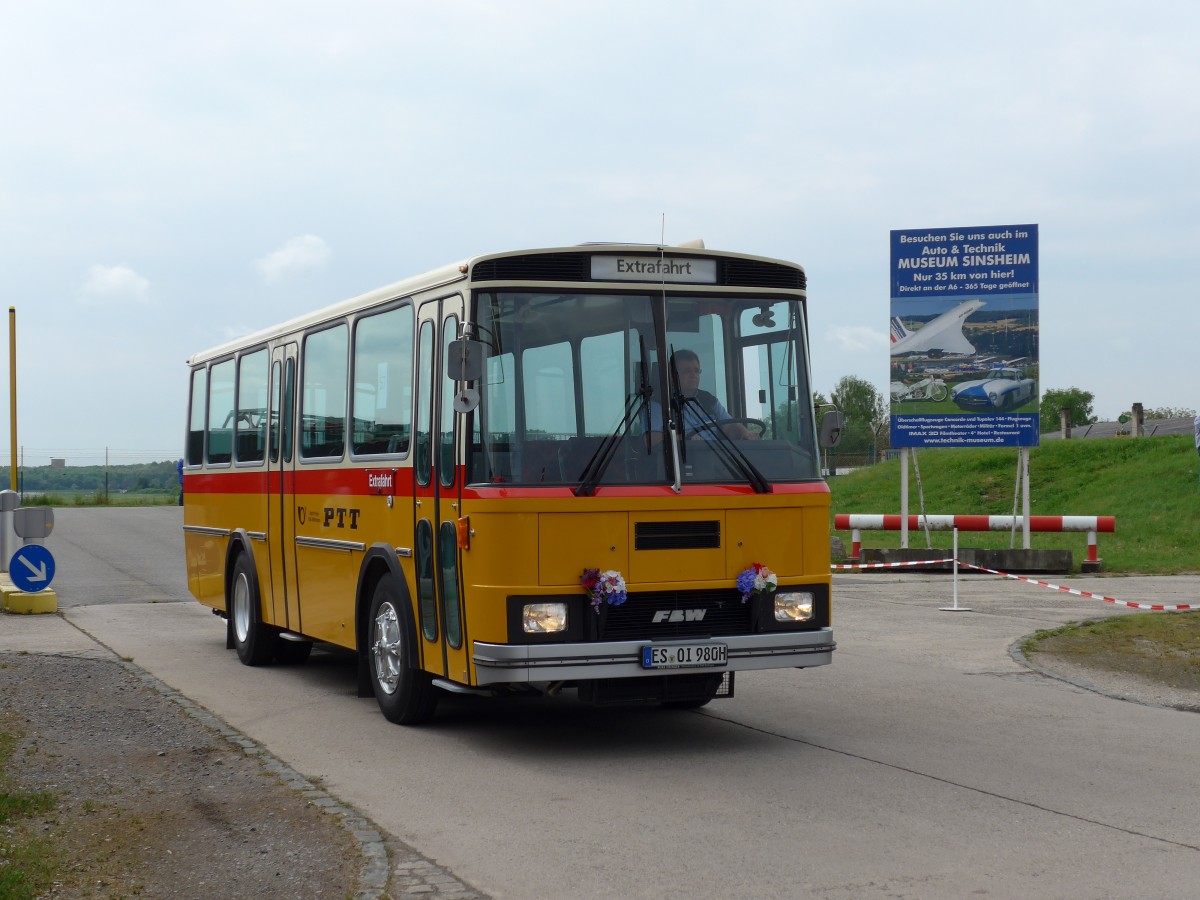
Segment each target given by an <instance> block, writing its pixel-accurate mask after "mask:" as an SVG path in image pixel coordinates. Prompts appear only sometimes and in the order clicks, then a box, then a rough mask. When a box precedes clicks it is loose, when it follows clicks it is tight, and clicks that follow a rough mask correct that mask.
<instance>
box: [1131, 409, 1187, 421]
mask: <svg viewBox="0 0 1200 900" xmlns="http://www.w3.org/2000/svg"><path fill="white" fill-rule="evenodd" d="M1123 415H1126V416H1130V417H1132V416H1133V413H1132V412H1130V411H1129V410H1125V412H1124V413H1123ZM1195 415H1196V411H1195V410H1194V409H1189V408H1188V407H1186V406H1156V407H1154V408H1153V409H1143V410H1142V418H1143V419H1190V418H1192V417H1194V416H1195Z"/></svg>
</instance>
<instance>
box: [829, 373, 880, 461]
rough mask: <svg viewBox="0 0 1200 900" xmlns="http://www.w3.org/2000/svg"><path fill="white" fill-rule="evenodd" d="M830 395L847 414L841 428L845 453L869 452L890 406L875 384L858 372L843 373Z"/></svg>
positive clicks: (840, 447)
mask: <svg viewBox="0 0 1200 900" xmlns="http://www.w3.org/2000/svg"><path fill="white" fill-rule="evenodd" d="M830 399H831V400H832V401H833V404H834V406H836V407H837V408H838V409H840V410H841V411H842V414H843V415H844V416H845V417H846V424H845V427H844V428H843V429H842V442H841V444H840V445H839V446H838V451H839V452H842V453H867V452H870V451H871V450H873V449H874V447H875V438H876V434H877V433H878V432H879V431H880V430H881V428H882V426H883V424H884V423H886V422H887V420H888V406H887V403H885V402H884V399H883V397H882V396H881V395H880V393H879V391H877V390H875V385H873V384H871V382H869V381H867V380H866V379H864V378H859V377H858V376H857V375H843V376H842V377H841V379H839V380H838V383H837V384H836V385H834V387H833V392H832V393H831V394H830Z"/></svg>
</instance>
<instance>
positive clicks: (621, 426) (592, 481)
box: [574, 353, 654, 497]
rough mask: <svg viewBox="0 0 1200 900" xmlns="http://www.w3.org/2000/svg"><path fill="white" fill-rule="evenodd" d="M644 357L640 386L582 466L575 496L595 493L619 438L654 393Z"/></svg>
mask: <svg viewBox="0 0 1200 900" xmlns="http://www.w3.org/2000/svg"><path fill="white" fill-rule="evenodd" d="M645 359H646V355H645V354H644V353H643V354H642V363H641V382H642V384H641V387H639V388H638V389H637V390H636V391H634V392H633V394H632V395H631V396H630V398H629V400H628V402H626V404H625V415H624V416H623V417H622V418H621V421H620V422H618V423H617V427H616V428H614V429H613V431H612V433H611V434H608V435H606V436H605V438H604V440H603V441H601V442H600V446H599V447H597V448H596V452H595V453H593V454H592V458H591V459H589V460H588V461H587V465H586V466H584V467H583V472H581V473H580V475H579V484H577V485H576V486H575V488H574V493H575V496H576V497H590V496H592V494H594V493H596V486H597V485H598V484H599V483H600V479H601V478H603V477H604V473H605V472H606V471H607V470H608V465H609V463H611V462H612V458H613V455H614V454H615V453H616V451H617V445H618V444H620V442H621V439H622V438H623V437H624V436H625V434H626V433H627V432H628V431H629V425H630V423H631V422H633V421H634V419H635V417H636V416H637V414H638V412H639V411H640V410H641V409H642V407H643V406H645V405H646V403H647V401H649V399H650V398H651V397H652V396H653V395H654V387H653V385H651V384H650V379H649V378H647V377H646V362H645Z"/></svg>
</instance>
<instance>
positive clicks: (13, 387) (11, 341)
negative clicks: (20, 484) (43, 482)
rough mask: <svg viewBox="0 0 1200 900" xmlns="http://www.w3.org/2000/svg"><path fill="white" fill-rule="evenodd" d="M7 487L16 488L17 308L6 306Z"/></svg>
mask: <svg viewBox="0 0 1200 900" xmlns="http://www.w3.org/2000/svg"><path fill="white" fill-rule="evenodd" d="M8 418H9V454H10V456H9V458H10V460H11V462H10V468H11V472H10V473H9V488H10V489H12V490H14V491H15V490H16V489H17V308H16V307H15V306H10V307H9V308H8Z"/></svg>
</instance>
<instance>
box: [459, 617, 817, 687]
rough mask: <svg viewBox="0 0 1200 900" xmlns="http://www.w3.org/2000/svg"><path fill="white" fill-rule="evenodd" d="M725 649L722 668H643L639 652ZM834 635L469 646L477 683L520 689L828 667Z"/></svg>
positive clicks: (808, 633)
mask: <svg viewBox="0 0 1200 900" xmlns="http://www.w3.org/2000/svg"><path fill="white" fill-rule="evenodd" d="M670 644H689V645H695V644H724V645H725V646H726V647H727V648H728V661H727V663H726V665H723V666H688V667H681V668H670V669H664V668H653V669H648V668H643V667H642V648H644V647H649V646H651V645H653V646H656V647H657V646H664V645H670ZM836 646H837V645H836V644H835V643H834V641H833V629H832V628H822V629H820V630H819V631H801V632H774V633H771V634H752V635H737V636H732V637H718V638H711V639H707V640H705V639H701V640H695V641H686V640H679V641H649V640H645V641H600V642H596V643H590V644H484V643H481V642H479V641H476V642H475V644H474V661H475V675H476V683H477V684H479V685H488V684H519V683H526V682H541V681H576V680H579V679H598V678H646V677H653V676H662V675H684V674H699V673H703V672H741V671H746V670H749V669H786V668H801V669H803V668H808V667H810V666H827V665H829V663H831V662H832V661H833V651H834V649H835V648H836Z"/></svg>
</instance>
